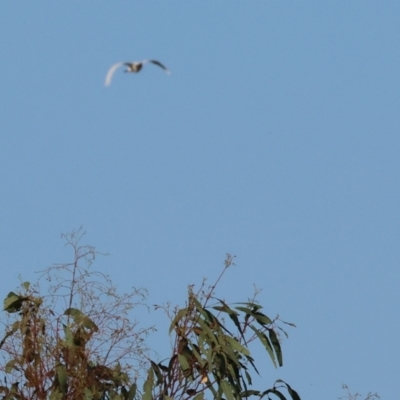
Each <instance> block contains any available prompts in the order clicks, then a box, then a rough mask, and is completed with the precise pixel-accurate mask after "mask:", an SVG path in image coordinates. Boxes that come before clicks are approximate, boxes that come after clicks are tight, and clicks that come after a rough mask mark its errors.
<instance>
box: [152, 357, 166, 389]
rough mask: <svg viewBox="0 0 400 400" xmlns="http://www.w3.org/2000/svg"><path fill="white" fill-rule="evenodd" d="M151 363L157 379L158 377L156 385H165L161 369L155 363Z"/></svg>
mask: <svg viewBox="0 0 400 400" xmlns="http://www.w3.org/2000/svg"><path fill="white" fill-rule="evenodd" d="M150 363H151V367H152V368H153V371H154V372H155V373H156V377H157V383H156V385H159V384H160V383H163V382H164V377H163V375H162V373H161V371H160V367H159V366H158V365H157V364H156V363H155V362H154V361H151V360H150Z"/></svg>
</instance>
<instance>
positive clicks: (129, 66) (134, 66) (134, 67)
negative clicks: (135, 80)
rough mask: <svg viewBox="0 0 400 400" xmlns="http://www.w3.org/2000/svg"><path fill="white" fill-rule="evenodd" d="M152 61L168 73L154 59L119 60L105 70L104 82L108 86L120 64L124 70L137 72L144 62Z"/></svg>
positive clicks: (167, 70)
mask: <svg viewBox="0 0 400 400" xmlns="http://www.w3.org/2000/svg"><path fill="white" fill-rule="evenodd" d="M147 63H152V64H155V65H158V66H159V67H161V68H162V69H163V70H164V71H165V72H166V73H167V74H170V73H171V71H170V70H169V69H168V68H167V67H166V66H165V65H163V64H161V63H160V61H156V60H143V61H134V62H119V63H116V64H114V65H113V66H112V67H111V68H110V69H109V70H108V72H107V76H106V81H105V82H104V85H105V86H108V85H109V84H110V83H111V79H112V77H113V75H114V73H115V71H116V70H117V69H118V68H119V67H121V66H122V65H126V70H125V71H124V72H139V71H140V70H141V69H142V68H143V65H144V64H147Z"/></svg>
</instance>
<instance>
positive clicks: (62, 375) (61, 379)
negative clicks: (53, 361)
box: [56, 364, 68, 394]
mask: <svg viewBox="0 0 400 400" xmlns="http://www.w3.org/2000/svg"><path fill="white" fill-rule="evenodd" d="M56 371H57V379H58V383H59V385H60V386H59V389H60V391H61V393H63V394H66V393H67V391H68V378H67V369H66V368H65V365H63V364H58V365H57V367H56Z"/></svg>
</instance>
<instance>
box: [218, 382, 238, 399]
mask: <svg viewBox="0 0 400 400" xmlns="http://www.w3.org/2000/svg"><path fill="white" fill-rule="evenodd" d="M221 388H222V391H223V392H224V394H225V396H226V398H227V400H235V396H234V395H233V389H232V387H231V385H230V384H229V382H228V381H222V382H221Z"/></svg>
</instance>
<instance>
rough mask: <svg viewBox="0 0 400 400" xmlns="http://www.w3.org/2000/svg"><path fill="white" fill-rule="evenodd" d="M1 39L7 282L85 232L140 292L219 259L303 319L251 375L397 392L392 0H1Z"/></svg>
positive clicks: (395, 26) (104, 262)
mask: <svg viewBox="0 0 400 400" xmlns="http://www.w3.org/2000/svg"><path fill="white" fill-rule="evenodd" d="M0 36H1V38H2V40H1V49H0V52H1V60H2V62H1V63H0V76H1V91H0V109H1V113H0V123H1V146H0V187H1V196H0V209H1V213H0V215H1V223H0V243H1V245H0V246H1V251H0V266H1V271H2V279H1V283H0V289H1V293H3V294H2V296H3V297H4V296H5V295H6V294H7V292H8V291H9V290H11V289H13V288H14V287H15V286H16V285H17V282H18V279H17V276H18V274H21V275H22V276H23V277H24V279H28V280H29V279H30V280H33V279H34V273H33V272H34V271H36V270H39V269H43V268H44V267H46V266H49V265H51V264H52V263H56V262H66V261H69V260H70V253H69V252H68V251H67V249H65V248H64V247H63V242H62V241H61V239H60V234H61V233H65V232H69V231H71V230H72V229H74V228H79V227H80V226H83V227H84V229H85V230H86V231H87V235H86V238H85V242H88V243H90V244H92V245H95V246H96V247H97V248H98V249H99V250H101V251H104V252H109V253H110V256H109V257H107V258H105V259H100V260H99V261H98V263H97V264H96V267H97V268H98V269H100V270H102V271H104V272H108V273H109V274H110V275H111V276H112V277H113V278H114V280H115V281H116V282H117V284H118V286H119V287H120V288H121V290H122V291H124V290H127V289H128V288H129V287H130V286H132V285H136V286H145V287H147V288H148V289H149V292H150V298H149V302H150V303H157V302H158V303H160V302H163V301H167V300H170V301H172V302H173V303H174V302H181V301H182V299H184V297H185V294H186V285H187V284H190V283H199V282H200V281H201V279H202V278H203V277H209V278H210V279H211V280H213V279H215V277H216V276H217V275H218V273H219V271H220V270H221V268H222V266H223V260H224V257H225V253H231V254H234V255H236V256H237V258H236V266H235V267H234V268H232V269H231V271H229V274H228V275H227V277H226V279H225V281H224V282H223V284H222V286H221V288H220V292H219V294H220V296H221V297H224V298H225V299H226V300H228V301H231V302H233V301H241V300H245V299H247V297H248V296H251V294H252V287H253V283H256V284H257V286H258V287H261V288H263V289H264V291H263V293H262V294H261V296H260V299H259V300H260V302H261V303H262V304H264V305H265V306H266V312H267V313H268V314H269V315H271V316H274V315H275V314H276V313H279V314H280V315H281V317H282V318H283V319H285V320H288V321H292V322H295V323H296V324H297V326H298V327H297V328H296V329H293V330H292V331H291V332H290V333H291V334H290V338H289V340H286V341H285V342H284V345H283V346H284V363H285V365H284V367H283V368H281V369H280V370H277V371H275V370H273V368H272V367H271V364H270V362H269V361H268V360H267V359H266V360H265V361H262V363H263V364H262V365H263V366H264V367H265V368H263V369H264V372H263V373H264V378H263V379H264V380H263V385H264V387H265V388H266V387H269V386H270V385H271V384H272V382H273V381H274V379H275V378H278V377H280V378H282V379H284V380H286V381H288V382H289V383H290V384H291V385H292V386H293V387H294V388H296V389H297V390H298V391H299V393H300V394H301V396H302V398H304V399H311V400H320V399H322V398H323V399H336V398H337V397H338V396H339V395H341V394H342V391H341V384H342V383H347V384H348V385H349V386H350V388H351V389H353V390H354V391H361V392H364V393H366V392H368V391H377V392H379V394H380V395H381V398H382V399H395V398H398V379H399V373H400V346H399V337H400V322H399V321H400V311H399V284H400V273H399V261H400V251H399V239H400V212H399V204H400V113H399V111H400V47H399V44H400V2H398V1H389V0H388V1H352V2H347V1H341V2H339V1H305V2H278V1H258V2H256V1H246V2H244V1H240V2H239V1H231V2H222V1H215V2H184V1H177V2H167V1H164V2H156V1H140V2H139V1H112V2H111V1H107V2H106V1H101V0H100V1H96V2H94V1H92V2H90V1H86V2H78V1H68V2H67V1H65V2H59V1H57V2H55V1H45V0H43V1H40V2H24V3H21V2H16V1H2V2H1V4H0ZM144 58H154V59H157V60H160V61H162V62H163V63H165V65H166V66H167V67H169V68H170V69H171V71H172V75H171V76H167V75H166V74H164V73H163V72H162V70H160V69H158V68H157V67H156V66H152V65H150V66H146V68H144V69H143V71H142V72H141V73H140V74H137V75H136V74H124V73H123V72H122V70H120V71H117V73H116V75H115V76H114V79H113V82H112V85H111V86H110V87H108V88H105V87H104V78H105V75H106V72H107V70H108V68H109V67H110V66H111V65H112V64H113V63H115V62H118V61H130V60H132V61H134V60H141V59H144ZM148 318H149V321H150V320H152V318H153V319H154V316H153V315H150V316H149V317H148ZM157 318H159V319H162V316H161V315H158V316H157ZM144 322H146V321H144Z"/></svg>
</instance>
